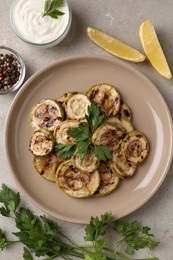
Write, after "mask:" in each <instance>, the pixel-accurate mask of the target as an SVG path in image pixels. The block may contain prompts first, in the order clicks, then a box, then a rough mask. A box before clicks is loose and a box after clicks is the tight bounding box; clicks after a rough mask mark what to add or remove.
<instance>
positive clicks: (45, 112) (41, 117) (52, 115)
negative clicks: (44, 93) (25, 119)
mask: <svg viewBox="0 0 173 260" xmlns="http://www.w3.org/2000/svg"><path fill="white" fill-rule="evenodd" d="M63 119H64V110H63V108H62V106H61V105H60V104H59V103H57V102H56V101H54V100H52V99H42V100H40V101H39V102H38V103H37V104H36V105H35V106H34V107H33V108H32V110H31V113H30V122H31V126H32V127H33V128H34V130H38V129H40V128H46V129H48V130H49V131H53V130H54V129H55V128H56V127H57V126H58V125H59V124H60V122H61V121H63Z"/></svg>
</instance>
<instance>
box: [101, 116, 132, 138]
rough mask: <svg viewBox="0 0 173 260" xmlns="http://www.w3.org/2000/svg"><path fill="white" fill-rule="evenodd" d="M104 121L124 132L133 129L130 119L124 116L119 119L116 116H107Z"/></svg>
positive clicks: (126, 132)
mask: <svg viewBox="0 0 173 260" xmlns="http://www.w3.org/2000/svg"><path fill="white" fill-rule="evenodd" d="M105 122H107V123H112V124H115V125H117V126H118V127H119V128H120V129H121V130H122V131H123V132H124V133H125V134H128V133H130V132H132V131H133V130H134V127H133V125H132V123H131V121H130V120H127V119H124V118H121V119H119V118H118V117H108V118H107V119H106V121H105Z"/></svg>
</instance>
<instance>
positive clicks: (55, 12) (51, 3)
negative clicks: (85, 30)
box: [43, 0, 64, 19]
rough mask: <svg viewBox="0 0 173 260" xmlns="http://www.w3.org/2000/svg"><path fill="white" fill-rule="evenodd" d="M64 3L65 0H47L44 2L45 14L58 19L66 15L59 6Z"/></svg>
mask: <svg viewBox="0 0 173 260" xmlns="http://www.w3.org/2000/svg"><path fill="white" fill-rule="evenodd" d="M63 4H64V0H45V4H44V13H43V17H44V16H51V17H52V18H54V19H58V17H59V16H62V15H64V12H62V11H60V10H59V9H58V8H59V7H61V6H62V5H63Z"/></svg>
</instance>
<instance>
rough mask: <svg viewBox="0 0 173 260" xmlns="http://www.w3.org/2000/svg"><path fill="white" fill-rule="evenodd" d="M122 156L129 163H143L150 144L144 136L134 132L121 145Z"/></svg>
mask: <svg viewBox="0 0 173 260" xmlns="http://www.w3.org/2000/svg"><path fill="white" fill-rule="evenodd" d="M121 151H122V154H123V155H124V156H125V158H126V159H127V160H128V161H129V162H133V163H136V164H138V163H141V162H142V161H143V160H144V159H145V158H146V156H147V155H148V152H149V142H148V140H147V138H146V137H145V135H144V134H142V133H140V132H138V131H132V132H130V133H129V134H127V135H126V136H125V138H124V139H123V141H122V143H121Z"/></svg>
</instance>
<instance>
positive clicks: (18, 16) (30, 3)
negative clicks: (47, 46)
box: [11, 0, 70, 44]
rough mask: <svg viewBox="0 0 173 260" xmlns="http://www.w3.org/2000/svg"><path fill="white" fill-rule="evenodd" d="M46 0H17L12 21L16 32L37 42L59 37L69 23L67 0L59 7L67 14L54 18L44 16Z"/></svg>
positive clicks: (28, 39) (12, 10) (46, 41)
mask: <svg viewBox="0 0 173 260" xmlns="http://www.w3.org/2000/svg"><path fill="white" fill-rule="evenodd" d="M44 2H45V1H44V0H16V1H14V3H13V6H12V9H11V21H12V24H13V27H14V29H15V31H16V33H17V34H18V35H19V37H21V38H23V39H24V40H26V41H28V42H32V43H36V44H43V43H48V42H52V41H54V40H56V39H57V38H59V37H60V36H61V35H62V34H63V33H64V31H65V30H66V28H67V27H68V25H69V19H70V10H69V6H68V4H67V2H66V1H64V5H63V6H61V7H60V8H58V9H59V10H61V11H62V12H64V13H65V14H64V15H62V16H59V17H58V19H54V18H52V17H50V16H44V17H43V12H44Z"/></svg>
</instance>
